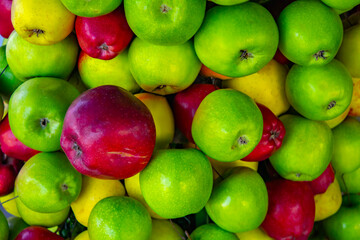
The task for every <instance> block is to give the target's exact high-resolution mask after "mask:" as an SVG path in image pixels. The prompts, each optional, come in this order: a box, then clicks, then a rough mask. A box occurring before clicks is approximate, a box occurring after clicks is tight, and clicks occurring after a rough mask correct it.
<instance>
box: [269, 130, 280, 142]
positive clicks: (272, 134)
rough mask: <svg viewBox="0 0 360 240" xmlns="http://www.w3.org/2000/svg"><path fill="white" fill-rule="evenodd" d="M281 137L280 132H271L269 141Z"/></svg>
mask: <svg viewBox="0 0 360 240" xmlns="http://www.w3.org/2000/svg"><path fill="white" fill-rule="evenodd" d="M279 135H280V131H276V130H271V131H270V138H269V140H275V139H277V138H278V137H279Z"/></svg>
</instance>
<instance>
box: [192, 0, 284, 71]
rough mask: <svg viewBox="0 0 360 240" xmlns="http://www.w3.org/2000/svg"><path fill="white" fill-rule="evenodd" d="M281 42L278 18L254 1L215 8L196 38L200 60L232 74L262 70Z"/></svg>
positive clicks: (210, 11)
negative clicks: (275, 18) (276, 20)
mask: <svg viewBox="0 0 360 240" xmlns="http://www.w3.org/2000/svg"><path fill="white" fill-rule="evenodd" d="M278 42H279V33H278V28H277V26H276V22H275V20H274V18H273V17H272V16H271V14H270V12H269V11H268V10H266V9H265V8H264V7H262V6H261V5H260V4H258V3H254V2H245V3H241V4H238V5H234V6H215V7H213V8H211V9H210V10H208V11H207V13H206V16H205V19H204V22H203V24H202V25H201V27H200V29H199V31H198V32H197V33H196V34H195V38H194V45H195V50H196V54H197V55H198V57H199V59H200V61H201V62H202V63H203V64H204V65H205V66H207V67H208V68H210V69H211V70H213V71H215V72H217V73H220V74H223V75H225V76H228V77H242V76H246V75H250V74H252V73H255V72H257V71H259V70H260V69H261V68H263V67H264V66H265V65H266V64H267V63H268V62H269V61H270V60H271V59H272V58H273V57H274V55H275V52H276V49H277V46H278Z"/></svg>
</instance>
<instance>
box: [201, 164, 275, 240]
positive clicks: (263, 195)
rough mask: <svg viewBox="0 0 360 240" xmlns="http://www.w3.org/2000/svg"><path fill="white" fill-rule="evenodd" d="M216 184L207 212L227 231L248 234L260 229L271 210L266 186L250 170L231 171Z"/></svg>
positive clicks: (259, 177)
mask: <svg viewBox="0 0 360 240" xmlns="http://www.w3.org/2000/svg"><path fill="white" fill-rule="evenodd" d="M223 177H224V179H223V180H222V181H220V182H219V183H218V184H215V186H214V189H213V191H212V193H211V197H210V199H209V201H208V202H207V203H206V206H205V208H206V212H207V213H208V215H209V217H210V218H211V219H212V220H213V221H214V222H215V223H216V225H218V226H219V227H221V228H222V229H224V230H227V231H229V232H233V233H237V232H245V231H249V230H252V229H255V228H257V227H259V226H260V224H261V223H262V222H263V220H264V219H265V216H266V212H267V210H268V193H267V190H266V186H265V182H264V180H263V179H262V178H261V176H260V175H259V174H258V173H257V172H256V171H254V170H252V169H250V168H247V167H236V168H233V169H231V170H230V171H229V172H228V173H227V174H226V176H223Z"/></svg>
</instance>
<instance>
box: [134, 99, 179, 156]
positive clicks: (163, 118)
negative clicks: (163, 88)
mask: <svg viewBox="0 0 360 240" xmlns="http://www.w3.org/2000/svg"><path fill="white" fill-rule="evenodd" d="M134 96H135V97H137V98H138V99H139V100H140V101H142V102H143V103H144V104H145V105H146V107H147V108H148V109H149V110H150V112H151V115H152V117H153V119H154V123H155V128H156V142H155V149H165V148H168V147H169V144H170V143H171V142H172V140H173V138H174V133H175V127H174V125H175V124H174V116H173V113H172V110H171V108H170V105H169V103H168V101H167V100H166V98H165V97H164V96H159V95H156V94H152V93H138V94H135V95H134ZM154 151H155V150H154Z"/></svg>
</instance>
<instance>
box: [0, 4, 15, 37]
mask: <svg viewBox="0 0 360 240" xmlns="http://www.w3.org/2000/svg"><path fill="white" fill-rule="evenodd" d="M11 4H12V0H0V23H1V24H0V35H1V36H2V37H3V38H8V37H9V35H10V33H11V32H12V31H13V30H14V27H13V25H12V23H11Z"/></svg>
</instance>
